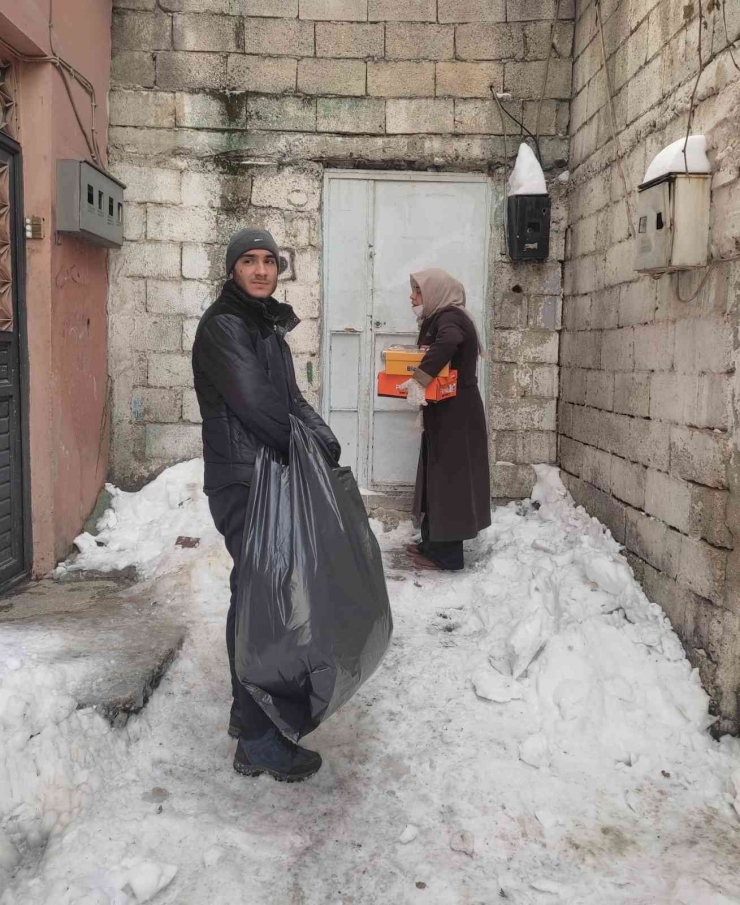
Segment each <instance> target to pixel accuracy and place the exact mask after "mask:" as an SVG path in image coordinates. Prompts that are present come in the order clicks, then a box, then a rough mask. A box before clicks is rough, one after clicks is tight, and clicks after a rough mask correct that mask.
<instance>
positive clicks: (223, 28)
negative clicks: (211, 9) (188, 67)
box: [172, 13, 242, 53]
mask: <svg viewBox="0 0 740 905" xmlns="http://www.w3.org/2000/svg"><path fill="white" fill-rule="evenodd" d="M172 43H173V46H174V48H175V50H212V51H216V52H219V53H223V52H230V51H236V50H241V43H242V20H241V19H240V18H238V17H237V16H209V15H205V14H203V13H199V14H195V15H182V16H175V17H174V21H173V31H172Z"/></svg>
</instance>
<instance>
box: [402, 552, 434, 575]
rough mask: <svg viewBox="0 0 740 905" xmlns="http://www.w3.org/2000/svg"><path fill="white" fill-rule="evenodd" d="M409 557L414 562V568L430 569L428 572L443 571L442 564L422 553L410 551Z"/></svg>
mask: <svg viewBox="0 0 740 905" xmlns="http://www.w3.org/2000/svg"><path fill="white" fill-rule="evenodd" d="M408 557H409V559H410V560H411V562H412V563H413V564H414V568H416V569H420V570H424V571H428V572H441V571H442V566H438V565H437V563H436V562H433V561H432V560H431V559H427V558H426V556H422V555H421V553H418V552H417V553H409V554H408Z"/></svg>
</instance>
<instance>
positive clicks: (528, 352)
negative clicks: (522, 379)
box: [519, 327, 558, 364]
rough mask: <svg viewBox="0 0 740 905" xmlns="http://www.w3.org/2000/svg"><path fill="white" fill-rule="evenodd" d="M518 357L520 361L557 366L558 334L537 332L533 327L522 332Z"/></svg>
mask: <svg viewBox="0 0 740 905" xmlns="http://www.w3.org/2000/svg"><path fill="white" fill-rule="evenodd" d="M519 355H520V360H521V361H528V362H533V363H541V364H557V362H558V334H557V333H555V332H553V331H551V330H537V329H535V328H534V327H529V328H527V329H526V330H523V331H522V337H521V343H520V346H519Z"/></svg>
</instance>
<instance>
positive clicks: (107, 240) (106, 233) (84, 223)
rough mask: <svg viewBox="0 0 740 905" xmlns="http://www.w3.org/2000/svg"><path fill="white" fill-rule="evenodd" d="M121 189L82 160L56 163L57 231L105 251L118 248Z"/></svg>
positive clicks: (93, 165)
mask: <svg viewBox="0 0 740 905" xmlns="http://www.w3.org/2000/svg"><path fill="white" fill-rule="evenodd" d="M125 188H126V186H125V185H124V184H123V183H122V182H119V181H118V180H117V179H114V178H113V177H112V176H110V175H109V174H108V173H106V172H105V170H102V169H101V168H100V167H97V166H95V164H92V163H89V162H88V161H86V160H58V161H57V210H56V229H57V232H60V233H68V234H69V235H72V236H77V237H78V238H80V239H86V240H87V241H88V242H93V243H95V244H96V245H105V246H106V248H120V247H121V246H122V245H123V190H124V189H125Z"/></svg>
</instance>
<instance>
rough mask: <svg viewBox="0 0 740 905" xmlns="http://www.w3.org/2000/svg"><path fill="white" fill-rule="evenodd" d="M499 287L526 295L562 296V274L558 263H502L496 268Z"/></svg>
mask: <svg viewBox="0 0 740 905" xmlns="http://www.w3.org/2000/svg"><path fill="white" fill-rule="evenodd" d="M496 275H497V278H498V279H497V285H498V286H500V287H501V288H502V289H504V290H506V291H509V292H523V293H524V294H525V295H560V293H561V291H562V274H561V270H560V264H559V263H557V262H553V263H547V264H511V263H508V262H506V261H502V262H501V263H500V264H498V265H497V267H496Z"/></svg>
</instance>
